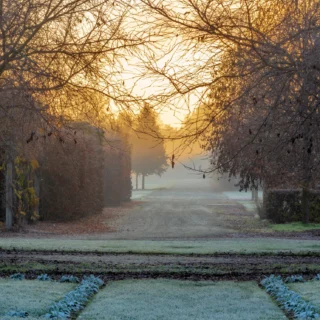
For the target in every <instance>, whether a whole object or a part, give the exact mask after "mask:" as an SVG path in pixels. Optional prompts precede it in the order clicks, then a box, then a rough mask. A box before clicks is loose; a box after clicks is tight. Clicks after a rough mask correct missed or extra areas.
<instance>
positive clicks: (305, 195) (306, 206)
mask: <svg viewBox="0 0 320 320" xmlns="http://www.w3.org/2000/svg"><path fill="white" fill-rule="evenodd" d="M301 209H302V213H303V222H304V223H306V224H308V223H309V222H310V221H309V220H310V201H309V189H308V188H303V189H302V201H301Z"/></svg>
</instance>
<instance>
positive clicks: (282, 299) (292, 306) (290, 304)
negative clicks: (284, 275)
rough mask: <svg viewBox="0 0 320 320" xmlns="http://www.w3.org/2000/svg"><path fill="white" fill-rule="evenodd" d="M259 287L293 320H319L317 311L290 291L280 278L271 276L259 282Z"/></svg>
mask: <svg viewBox="0 0 320 320" xmlns="http://www.w3.org/2000/svg"><path fill="white" fill-rule="evenodd" d="M261 285H262V286H263V287H264V288H265V290H266V292H267V293H269V294H270V295H271V296H272V297H273V298H274V299H275V300H276V301H277V302H278V303H279V305H280V306H281V308H282V309H283V310H285V311H286V312H288V313H293V316H294V319H319V316H320V315H319V313H318V310H317V309H316V308H315V307H314V306H313V305H312V304H311V303H310V302H307V301H305V300H304V299H303V298H302V297H301V296H300V295H299V294H298V293H296V292H294V291H292V290H290V289H289V288H288V287H287V286H286V285H285V284H284V282H283V281H282V279H281V277H280V276H277V277H276V276H274V275H271V276H270V277H267V278H265V279H263V280H262V281H261Z"/></svg>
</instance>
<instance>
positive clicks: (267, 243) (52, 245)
mask: <svg viewBox="0 0 320 320" xmlns="http://www.w3.org/2000/svg"><path fill="white" fill-rule="evenodd" d="M0 248H2V249H13V248H15V249H18V250H61V251H98V252H106V253H108V252H110V253H112V252H114V253H142V254H157V253H159V254H215V253H222V252H230V253H242V254H250V253H278V252H292V253H301V252H305V253H306V252H315V253H318V252H320V241H317V240H292V239H274V238H272V239H270V238H251V239H250V238H249V239H223V240H208V241H205V240H203V241H200V240H198V241H140V240H68V239H65V240H64V239H23V238H22V239H12V238H11V239H0Z"/></svg>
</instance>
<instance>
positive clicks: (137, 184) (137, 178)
mask: <svg viewBox="0 0 320 320" xmlns="http://www.w3.org/2000/svg"><path fill="white" fill-rule="evenodd" d="M138 187H139V175H138V174H137V173H136V190H138Z"/></svg>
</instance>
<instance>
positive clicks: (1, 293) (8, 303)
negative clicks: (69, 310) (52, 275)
mask: <svg viewBox="0 0 320 320" xmlns="http://www.w3.org/2000/svg"><path fill="white" fill-rule="evenodd" d="M75 286H76V285H75V284H72V283H58V282H50V281H38V280H12V279H0V319H6V317H5V316H4V315H5V314H6V313H7V312H9V311H11V310H15V311H26V312H28V313H29V315H30V317H28V319H35V318H37V317H39V316H41V315H43V314H45V313H46V311H47V310H48V308H49V307H50V305H51V304H53V303H54V302H55V301H58V300H60V299H61V298H62V297H63V296H64V295H65V294H66V293H67V292H69V291H71V290H73V288H74V287H75ZM11 319H12V318H11Z"/></svg>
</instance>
